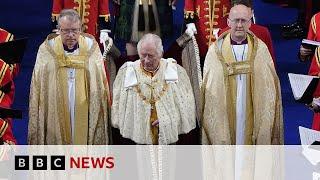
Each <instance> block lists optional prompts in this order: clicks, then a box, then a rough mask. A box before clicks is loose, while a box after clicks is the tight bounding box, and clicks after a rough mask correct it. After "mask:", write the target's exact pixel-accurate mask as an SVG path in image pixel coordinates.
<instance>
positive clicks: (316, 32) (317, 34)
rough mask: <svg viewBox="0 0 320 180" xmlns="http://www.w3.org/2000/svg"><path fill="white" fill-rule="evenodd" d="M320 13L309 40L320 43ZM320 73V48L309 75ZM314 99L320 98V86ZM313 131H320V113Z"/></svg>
mask: <svg viewBox="0 0 320 180" xmlns="http://www.w3.org/2000/svg"><path fill="white" fill-rule="evenodd" d="M319 26H320V13H317V14H315V15H314V16H313V17H312V19H311V22H310V26H309V32H308V37H307V39H309V40H313V41H319V42H320V28H319ZM319 72H320V48H319V47H318V48H317V49H316V51H315V53H314V56H313V58H312V62H311V65H310V69H309V75H314V76H318V75H319ZM314 97H320V85H319V84H318V87H317V89H316V91H315V93H314ZM312 129H315V130H320V113H314V117H313V124H312Z"/></svg>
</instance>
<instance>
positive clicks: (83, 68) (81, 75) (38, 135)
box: [28, 34, 109, 145]
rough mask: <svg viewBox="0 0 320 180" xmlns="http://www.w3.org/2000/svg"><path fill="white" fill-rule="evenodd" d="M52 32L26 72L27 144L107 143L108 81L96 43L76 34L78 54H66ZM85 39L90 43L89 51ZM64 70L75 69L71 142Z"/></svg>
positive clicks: (66, 78)
mask: <svg viewBox="0 0 320 180" xmlns="http://www.w3.org/2000/svg"><path fill="white" fill-rule="evenodd" d="M52 36H55V35H49V36H48V38H47V39H46V40H45V42H44V43H42V44H41V46H40V48H39V51H38V54H37V59H36V63H35V67H34V70H33V74H32V80H31V86H30V102H29V131H28V144H52V145H54V144H89V145H91V144H108V138H109V137H108V99H109V92H108V82H107V80H106V75H105V70H104V65H103V59H102V55H101V52H100V49H99V46H98V44H97V42H95V40H94V38H93V37H92V36H91V35H88V34H84V35H81V36H80V37H79V55H73V56H66V55H65V54H64V50H63V47H62V41H61V38H60V36H57V37H52ZM53 38H54V39H53ZM85 38H90V39H91V40H92V41H93V45H92V46H91V48H90V49H88V47H89V46H88V44H87V41H86V40H85ZM51 39H53V40H54V42H55V43H54V44H53V45H52V46H51V45H50V44H49V40H51ZM68 68H75V69H76V76H75V81H76V83H75V87H76V90H75V97H76V100H75V102H76V103H75V121H74V126H75V135H74V142H72V137H71V124H70V112H69V109H68V101H69V100H68V84H67V81H68V77H67V69H68Z"/></svg>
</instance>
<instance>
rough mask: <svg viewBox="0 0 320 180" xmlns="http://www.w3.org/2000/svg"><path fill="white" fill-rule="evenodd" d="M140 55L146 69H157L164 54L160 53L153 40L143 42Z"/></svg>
mask: <svg viewBox="0 0 320 180" xmlns="http://www.w3.org/2000/svg"><path fill="white" fill-rule="evenodd" d="M139 56H140V60H141V64H142V67H143V68H144V69H145V70H147V71H155V70H156V69H157V67H158V66H159V63H160V59H161V56H162V55H161V54H159V53H158V51H157V48H156V45H155V44H154V43H153V42H149V41H145V42H143V43H142V44H141V47H140V54H139Z"/></svg>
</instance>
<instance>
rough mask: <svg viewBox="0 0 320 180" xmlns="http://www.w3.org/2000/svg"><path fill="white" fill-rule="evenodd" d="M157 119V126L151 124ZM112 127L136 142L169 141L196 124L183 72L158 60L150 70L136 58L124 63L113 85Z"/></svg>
mask: <svg viewBox="0 0 320 180" xmlns="http://www.w3.org/2000/svg"><path fill="white" fill-rule="evenodd" d="M156 120H159V126H153V125H152V123H153V122H154V121H156ZM112 126H113V127H114V128H117V129H119V131H120V134H121V136H122V137H123V138H127V139H130V140H131V141H134V143H137V144H173V143H176V142H177V141H178V140H179V135H182V134H187V133H189V132H190V131H191V130H193V129H194V128H195V127H196V118H195V101H194V96H193V91H192V87H191V84H190V80H189V78H188V75H187V73H186V71H185V70H184V69H183V68H182V67H181V66H179V65H178V64H177V63H176V61H175V60H173V59H171V58H169V59H163V58H162V59H161V60H160V65H159V67H158V69H157V70H156V71H155V72H153V73H151V72H147V71H146V70H144V69H143V67H142V65H141V63H140V60H137V61H135V62H127V63H126V64H124V65H123V66H122V67H121V68H120V70H119V72H118V74H117V77H116V80H115V82H114V86H113V104H112Z"/></svg>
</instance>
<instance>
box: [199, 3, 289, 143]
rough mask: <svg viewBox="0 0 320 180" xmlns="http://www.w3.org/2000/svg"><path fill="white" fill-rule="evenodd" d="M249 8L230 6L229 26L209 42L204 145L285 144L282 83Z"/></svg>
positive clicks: (203, 88) (203, 123) (205, 78)
mask: <svg viewBox="0 0 320 180" xmlns="http://www.w3.org/2000/svg"><path fill="white" fill-rule="evenodd" d="M251 17H252V11H251V9H250V8H248V7H247V6H245V5H242V4H239V5H235V6H233V7H232V8H231V10H230V14H229V17H228V21H227V23H228V26H229V27H230V30H229V31H226V32H224V33H223V34H221V35H220V36H219V38H218V39H217V41H216V42H215V43H214V44H213V45H211V46H210V47H209V50H208V53H207V56H206V59H205V63H204V73H203V84H202V98H203V103H204V104H203V108H204V109H203V119H202V129H201V131H202V143H203V144H226V145H230V144H233V145H234V144H236V145H255V144H283V122H282V121H283V119H282V103H281V94H280V83H279V79H278V76H277V74H276V72H275V68H274V65H273V61H272V58H271V55H270V52H269V51H268V48H267V46H266V45H265V43H263V42H262V41H261V40H260V39H258V38H257V37H256V36H255V35H254V34H253V33H251V32H250V31H248V30H249V27H250V25H251Z"/></svg>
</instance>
